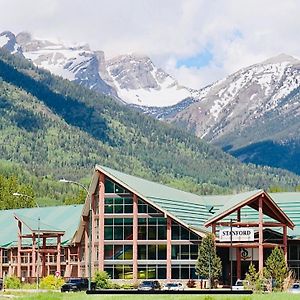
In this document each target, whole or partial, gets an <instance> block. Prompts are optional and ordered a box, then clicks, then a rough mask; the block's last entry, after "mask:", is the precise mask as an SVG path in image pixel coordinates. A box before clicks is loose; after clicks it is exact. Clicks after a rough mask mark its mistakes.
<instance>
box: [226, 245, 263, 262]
mask: <svg viewBox="0 0 300 300" xmlns="http://www.w3.org/2000/svg"><path fill="white" fill-rule="evenodd" d="M229 251H230V252H229V253H230V254H229V257H232V260H234V261H236V252H237V249H236V248H233V249H229ZM240 251H241V260H242V261H258V257H259V255H258V248H241V250H240Z"/></svg>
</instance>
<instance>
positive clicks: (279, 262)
mask: <svg viewBox="0 0 300 300" xmlns="http://www.w3.org/2000/svg"><path fill="white" fill-rule="evenodd" d="M265 264H266V267H265V276H266V277H267V278H272V279H274V281H275V289H277V290H282V289H283V284H284V280H285V279H286V278H287V276H288V266H287V263H286V261H285V257H284V253H283V251H282V249H280V248H278V247H275V248H274V249H273V251H272V252H271V254H270V256H269V257H268V258H267V260H266V263H265Z"/></svg>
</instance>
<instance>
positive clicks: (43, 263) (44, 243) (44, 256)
mask: <svg viewBox="0 0 300 300" xmlns="http://www.w3.org/2000/svg"><path fill="white" fill-rule="evenodd" d="M46 242H47V241H46V238H45V237H43V248H42V249H43V253H42V277H45V276H46V252H45V251H46V248H47V245H46Z"/></svg>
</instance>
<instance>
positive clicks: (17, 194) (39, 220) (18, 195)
mask: <svg viewBox="0 0 300 300" xmlns="http://www.w3.org/2000/svg"><path fill="white" fill-rule="evenodd" d="M13 195H14V196H17V197H27V198H30V199H33V201H34V202H35V205H36V207H37V208H38V209H39V208H40V207H39V205H38V203H37V202H36V201H35V199H34V198H33V197H32V196H29V195H26V194H21V193H18V192H16V193H13ZM40 223H41V218H40V216H38V241H37V264H36V268H37V272H36V288H37V290H38V289H39V287H40V276H39V270H40Z"/></svg>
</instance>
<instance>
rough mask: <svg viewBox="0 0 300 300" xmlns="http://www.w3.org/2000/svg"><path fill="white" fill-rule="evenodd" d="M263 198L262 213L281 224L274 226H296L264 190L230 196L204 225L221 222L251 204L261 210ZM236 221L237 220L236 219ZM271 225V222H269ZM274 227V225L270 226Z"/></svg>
mask: <svg viewBox="0 0 300 300" xmlns="http://www.w3.org/2000/svg"><path fill="white" fill-rule="evenodd" d="M260 199H262V202H263V205H262V207H261V208H262V214H263V215H266V216H268V217H269V218H271V219H272V220H276V221H278V222H279V224H278V223H277V224H276V223H274V222H273V223H274V226H282V225H286V226H288V227H289V228H291V229H293V228H294V226H295V225H294V223H293V222H292V221H291V219H290V218H289V217H288V216H287V215H286V214H285V213H284V212H283V211H282V210H281V209H280V207H279V206H278V205H277V204H276V203H275V202H274V200H273V199H272V198H271V197H270V196H269V195H268V193H267V192H265V191H263V190H256V191H251V192H248V193H243V194H237V195H235V196H233V197H231V198H230V200H229V201H227V203H226V204H225V205H224V206H223V207H222V208H221V209H219V210H218V211H217V212H216V215H214V216H213V217H212V218H210V219H209V220H208V221H207V222H205V224H204V226H205V227H209V226H211V225H212V224H214V223H217V222H219V221H220V220H222V219H225V218H226V217H228V216H230V215H231V214H232V213H234V212H238V211H240V210H241V209H242V208H243V207H245V206H249V207H251V208H253V209H255V210H257V211H259V200H260ZM235 221H236V220H235ZM255 223H257V222H253V223H249V224H248V225H254V224H255ZM269 224H270V225H272V224H271V222H269ZM270 227H273V226H270Z"/></svg>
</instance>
